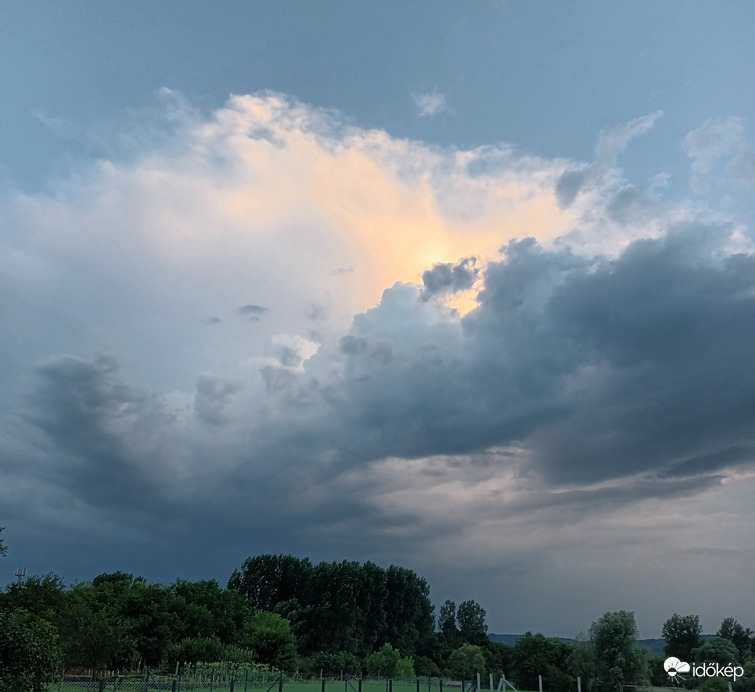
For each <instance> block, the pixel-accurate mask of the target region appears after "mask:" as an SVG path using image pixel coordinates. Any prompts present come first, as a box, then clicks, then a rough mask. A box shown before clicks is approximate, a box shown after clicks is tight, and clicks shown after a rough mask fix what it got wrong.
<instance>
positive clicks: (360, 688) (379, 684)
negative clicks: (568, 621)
mask: <svg viewBox="0 0 755 692" xmlns="http://www.w3.org/2000/svg"><path fill="white" fill-rule="evenodd" d="M444 690H445V692H474V690H475V686H474V682H473V681H471V680H470V681H448V680H443V679H441V678H418V679H413V680H393V679H375V678H350V677H349V676H346V677H344V678H341V679H338V678H322V679H320V678H317V679H310V680H307V679H303V678H298V677H289V676H286V675H281V674H267V675H259V674H253V673H250V671H217V672H216V671H213V672H212V674H210V675H207V674H202V673H198V674H192V673H191V672H189V673H187V674H182V675H156V674H153V673H152V672H151V671H149V670H146V671H145V672H144V673H140V674H138V675H112V676H109V677H104V678H99V679H95V680H93V679H92V677H91V676H63V677H61V679H60V680H59V681H58V682H56V683H53V684H51V685H50V686H49V688H48V692H444Z"/></svg>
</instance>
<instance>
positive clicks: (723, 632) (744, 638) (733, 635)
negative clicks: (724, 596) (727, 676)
mask: <svg viewBox="0 0 755 692" xmlns="http://www.w3.org/2000/svg"><path fill="white" fill-rule="evenodd" d="M716 634H717V635H718V636H719V637H722V638H723V639H728V640H729V641H730V642H731V643H732V644H734V646H735V647H736V648H737V651H738V652H739V660H740V661H743V660H744V659H745V658H746V657H747V654H748V653H749V652H750V642H751V640H752V634H753V632H752V630H751V629H750V628H749V627H748V628H747V629H745V628H744V627H742V625H740V624H739V623H738V622H737V621H736V620H735V619H734V618H731V617H729V618H724V620H723V622H722V623H721V626H720V627H719V628H718V632H717V633H716Z"/></svg>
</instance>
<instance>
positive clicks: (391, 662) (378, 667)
mask: <svg viewBox="0 0 755 692" xmlns="http://www.w3.org/2000/svg"><path fill="white" fill-rule="evenodd" d="M400 659H401V653H400V652H399V651H397V650H396V649H394V648H393V647H392V646H391V645H390V644H388V643H387V642H386V643H385V644H383V646H382V647H381V648H380V649H379V650H378V651H375V652H374V653H372V654H370V655H369V656H367V659H366V660H365V665H366V667H367V672H368V673H369V674H370V675H374V676H377V677H381V678H393V677H396V669H397V668H398V664H399V660H400Z"/></svg>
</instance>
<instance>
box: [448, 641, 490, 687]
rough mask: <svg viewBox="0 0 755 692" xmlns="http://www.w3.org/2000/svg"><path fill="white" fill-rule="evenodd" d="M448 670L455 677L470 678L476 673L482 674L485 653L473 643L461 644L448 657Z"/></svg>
mask: <svg viewBox="0 0 755 692" xmlns="http://www.w3.org/2000/svg"><path fill="white" fill-rule="evenodd" d="M448 672H449V673H450V674H451V675H452V676H453V677H455V678H460V679H462V680H464V679H466V680H470V679H472V678H473V677H474V676H475V675H477V673H480V674H481V675H484V674H485V673H486V672H487V671H486V669H485V655H484V654H483V652H482V648H481V647H479V646H476V645H474V644H462V645H461V646H460V647H459V648H458V649H455V650H454V651H453V652H452V653H451V655H450V656H449V658H448Z"/></svg>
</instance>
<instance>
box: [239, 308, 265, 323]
mask: <svg viewBox="0 0 755 692" xmlns="http://www.w3.org/2000/svg"><path fill="white" fill-rule="evenodd" d="M268 310H269V308H265V307H262V306H261V305H253V304H250V305H242V306H241V307H240V308H239V309H238V310H237V311H236V312H237V313H238V314H239V315H241V316H242V317H245V318H246V319H248V320H250V321H251V322H259V321H260V320H261V319H262V316H263V315H264V314H265V313H266V312H268Z"/></svg>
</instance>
